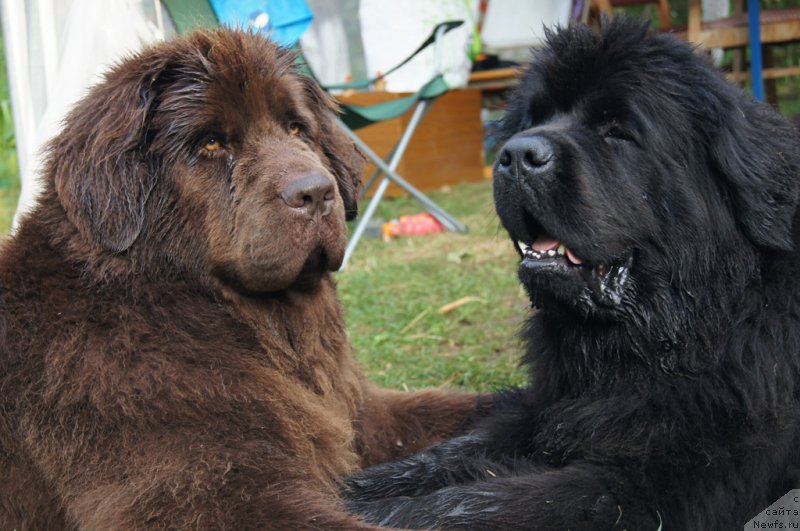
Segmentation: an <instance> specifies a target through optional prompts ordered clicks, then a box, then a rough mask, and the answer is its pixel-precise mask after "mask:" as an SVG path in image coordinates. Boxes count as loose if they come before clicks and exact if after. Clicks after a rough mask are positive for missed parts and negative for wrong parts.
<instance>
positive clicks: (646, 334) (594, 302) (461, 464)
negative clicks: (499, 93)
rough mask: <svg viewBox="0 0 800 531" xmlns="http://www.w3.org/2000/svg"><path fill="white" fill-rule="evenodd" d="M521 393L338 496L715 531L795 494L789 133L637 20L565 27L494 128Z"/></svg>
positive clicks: (794, 172) (459, 520)
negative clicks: (521, 362)
mask: <svg viewBox="0 0 800 531" xmlns="http://www.w3.org/2000/svg"><path fill="white" fill-rule="evenodd" d="M503 129H504V131H505V132H506V135H507V138H508V140H507V142H506V143H505V145H504V146H503V148H502V150H501V151H500V153H499V155H498V159H497V163H496V166H495V172H494V190H495V200H496V204H497V211H498V213H499V215H500V219H501V220H502V223H503V225H504V226H505V228H506V229H507V230H508V232H509V233H510V235H511V238H512V240H513V241H514V242H515V243H516V246H517V250H518V251H519V254H520V257H521V262H520V267H519V277H520V279H521V281H522V283H523V285H524V286H525V288H526V289H527V291H528V293H529V294H530V298H531V301H532V302H533V305H534V306H535V307H536V308H538V311H536V312H535V313H534V315H533V317H532V318H531V319H530V322H529V325H528V326H527V329H526V331H525V338H526V339H527V344H528V347H527V353H526V355H525V362H526V363H527V365H528V366H529V367H530V372H531V379H532V383H531V384H530V386H529V387H528V388H526V389H521V390H516V391H510V392H507V393H504V394H502V395H501V396H500V397H499V400H498V403H497V405H496V410H495V412H494V414H493V415H492V416H491V417H490V418H488V419H487V420H486V421H485V422H484V423H483V424H482V425H480V426H479V427H478V429H476V430H474V431H473V432H472V433H471V434H470V435H466V436H462V437H459V438H456V439H453V440H451V441H449V442H446V443H443V444H440V445H438V446H434V447H432V448H430V449H429V450H427V451H425V452H423V453H421V454H418V455H415V456H412V457H409V458H406V459H404V460H402V461H398V462H395V463H391V464H385V465H380V466H378V467H374V468H372V469H369V470H367V471H364V472H362V473H360V474H358V475H356V476H355V477H353V478H351V480H350V482H349V489H350V490H349V494H350V496H351V497H352V499H353V501H352V505H351V508H352V509H353V510H354V511H357V512H359V513H361V514H362V515H364V516H365V517H366V518H367V519H368V520H370V521H372V522H375V523H380V524H383V525H390V526H395V527H412V528H440V529H454V528H457V529H539V530H541V529H570V530H572V531H575V530H580V529H586V530H600V529H628V530H633V529H637V530H638V529H652V530H655V529H657V528H659V527H660V526H661V527H663V529H669V530H727V529H736V528H739V529H741V526H742V525H743V524H744V523H745V522H747V521H748V520H749V519H751V518H752V517H754V516H755V515H756V514H758V513H759V512H761V511H762V510H763V509H765V508H766V507H767V506H768V505H770V504H771V503H773V502H774V501H776V500H777V499H778V498H780V497H781V496H783V495H784V494H786V493H787V491H789V490H790V489H792V488H796V487H798V486H800V408H798V405H800V300H799V299H800V295H799V294H798V293H799V292H800V288H799V287H798V282H800V279H799V278H798V276H799V275H798V270H799V269H800V260H798V256H797V240H798V227H797V223H798V219H797V216H796V205H797V201H798V188H799V187H798V185H799V184H800V180H799V179H800V149H799V148H798V138H797V134H796V131H795V130H794V129H793V127H792V126H791V125H790V124H789V123H788V122H787V121H785V120H784V119H783V118H781V117H780V116H779V115H778V114H777V113H776V112H774V111H773V110H772V109H770V108H769V107H767V106H766V105H761V104H759V103H757V102H755V101H753V100H752V99H751V98H750V97H748V96H746V95H745V94H743V93H742V91H741V90H739V89H738V88H736V87H734V86H732V85H730V84H728V83H727V82H726V81H725V79H724V78H723V77H722V76H721V75H720V74H719V73H717V72H716V71H715V70H714V68H713V67H712V66H711V65H709V64H708V63H707V62H706V61H704V60H703V59H701V58H700V57H698V56H697V55H695V54H694V53H693V49H692V47H691V46H690V45H688V44H686V43H684V42H680V41H678V40H676V39H674V38H672V37H670V36H666V35H656V36H647V32H646V25H645V24H643V23H641V22H639V21H632V20H617V21H614V22H611V23H606V24H605V25H604V27H603V29H602V30H601V31H600V32H595V31H593V30H591V29H588V28H586V27H581V26H571V27H569V28H565V29H563V30H559V31H557V32H554V33H552V34H550V35H549V37H548V45H547V47H546V48H545V49H544V50H542V51H541V52H540V53H538V54H537V55H536V58H535V60H534V62H533V63H532V65H531V66H530V68H529V69H528V71H527V72H526V73H525V74H524V76H523V79H522V83H521V86H520V87H519V89H518V90H517V92H516V94H515V95H514V96H513V97H512V100H511V102H510V106H509V109H508V115H507V117H506V119H505V121H504V123H503Z"/></svg>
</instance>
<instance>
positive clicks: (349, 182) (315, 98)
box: [298, 74, 364, 221]
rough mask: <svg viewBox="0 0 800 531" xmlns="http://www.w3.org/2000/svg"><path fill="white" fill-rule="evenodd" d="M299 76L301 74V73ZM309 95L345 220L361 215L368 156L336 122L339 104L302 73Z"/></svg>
mask: <svg viewBox="0 0 800 531" xmlns="http://www.w3.org/2000/svg"><path fill="white" fill-rule="evenodd" d="M298 75H299V74H298ZM300 78H301V80H302V82H303V87H304V89H305V92H306V95H307V97H308V98H309V101H310V102H311V103H312V105H313V107H314V109H315V111H316V114H317V116H318V117H319V123H320V129H321V133H322V139H321V142H320V144H321V145H322V149H323V152H324V153H325V157H327V159H328V161H329V162H330V167H329V169H330V170H331V172H333V175H334V176H335V177H336V182H337V184H338V186H339V193H340V194H341V196H342V200H343V201H344V211H345V219H347V221H350V220H352V219H355V218H356V216H358V190H359V186H360V185H361V175H362V173H363V171H364V156H363V155H362V154H361V152H360V151H358V149H356V146H355V144H353V141H352V140H350V138H348V136H347V135H346V134H345V133H344V132H343V131H342V130H341V128H340V127H339V126H338V125H337V124H336V121H335V120H334V116H335V115H336V113H338V112H339V109H338V107H337V106H336V103H335V102H334V101H333V99H331V98H330V97H329V96H328V95H327V94H325V93H324V92H323V91H322V89H321V88H319V85H317V83H316V82H315V81H314V80H313V79H311V78H309V77H308V76H304V75H300Z"/></svg>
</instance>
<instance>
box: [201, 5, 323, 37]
mask: <svg viewBox="0 0 800 531" xmlns="http://www.w3.org/2000/svg"><path fill="white" fill-rule="evenodd" d="M211 7H212V8H214V12H215V13H216V15H217V18H218V19H219V21H220V23H221V24H224V25H226V26H234V27H242V28H253V29H255V30H257V31H260V32H262V33H264V34H265V35H267V36H269V37H270V38H271V39H272V40H273V41H275V42H276V43H278V44H279V45H281V46H286V47H291V46H294V45H295V44H296V43H297V41H298V40H300V36H301V35H302V34H303V33H304V32H305V31H306V29H308V26H309V25H311V21H312V20H313V18H314V15H313V14H312V13H311V9H309V7H308V4H306V2H305V0H211Z"/></svg>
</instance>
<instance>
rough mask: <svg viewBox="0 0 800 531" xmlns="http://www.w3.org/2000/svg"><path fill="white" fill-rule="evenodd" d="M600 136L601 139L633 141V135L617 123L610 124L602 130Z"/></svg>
mask: <svg viewBox="0 0 800 531" xmlns="http://www.w3.org/2000/svg"><path fill="white" fill-rule="evenodd" d="M601 134H602V135H603V138H606V139H614V140H627V141H632V140H634V138H633V135H632V134H631V133H630V132H629V131H627V130H626V129H624V128H623V127H621V126H620V125H619V123H618V122H617V121H613V122H610V123H608V124H606V125H605V127H603V128H602V130H601Z"/></svg>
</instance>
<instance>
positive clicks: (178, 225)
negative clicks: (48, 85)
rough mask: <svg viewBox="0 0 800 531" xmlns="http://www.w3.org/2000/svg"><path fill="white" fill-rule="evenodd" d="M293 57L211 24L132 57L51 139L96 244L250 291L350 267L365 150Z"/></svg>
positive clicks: (70, 200)
mask: <svg viewBox="0 0 800 531" xmlns="http://www.w3.org/2000/svg"><path fill="white" fill-rule="evenodd" d="M334 111H335V105H334V104H333V103H332V102H331V100H330V99H329V98H328V97H327V96H326V95H325V94H324V93H323V92H322V91H321V90H320V89H319V88H318V87H317V85H316V84H315V83H314V82H313V81H312V80H310V79H308V78H307V77H305V76H303V75H300V74H299V73H298V72H297V71H296V68H295V66H294V57H293V55H292V54H290V53H289V52H287V51H285V50H282V49H280V48H278V47H277V46H275V45H274V44H272V43H270V42H269V41H267V40H265V39H263V38H262V37H260V36H257V35H254V34H252V33H248V32H243V31H236V30H228V29H224V30H218V31H214V32H201V33H197V34H194V35H192V36H190V37H189V38H187V39H183V40H177V41H174V42H171V43H165V44H161V45H158V46H155V47H152V48H150V49H148V50H145V51H144V52H142V53H140V54H138V55H136V56H134V57H132V58H130V59H128V60H126V61H124V62H123V63H121V64H120V65H118V66H117V67H116V68H115V69H113V70H112V71H111V72H110V73H109V74H108V75H107V76H106V80H105V81H104V82H103V83H102V84H100V85H98V86H97V87H95V88H94V89H93V90H92V91H91V92H90V93H89V95H88V96H87V97H86V98H85V99H84V100H83V101H82V102H81V103H79V104H78V106H77V107H76V108H75V109H74V110H73V112H72V113H71V114H70V115H69V117H68V118H67V120H66V122H65V126H64V130H63V132H62V133H61V134H60V135H59V136H58V137H57V138H56V139H55V140H54V141H53V142H52V143H51V145H50V149H49V159H48V174H49V175H51V176H53V178H54V186H55V191H56V193H57V196H58V198H59V201H60V202H61V204H62V205H63V207H64V209H65V211H66V214H67V217H68V218H69V220H70V221H71V222H72V223H73V224H74V225H75V226H76V227H77V228H78V229H79V231H80V234H81V237H82V238H83V239H85V240H86V241H87V242H89V244H91V245H95V246H99V247H101V248H102V249H104V250H105V251H108V252H111V253H114V254H116V255H117V256H122V255H129V256H132V257H133V256H139V257H142V256H147V257H149V260H150V261H152V259H153V257H156V258H160V260H159V263H165V262H164V259H165V258H166V260H167V262H169V263H174V264H177V265H180V267H181V268H182V269H186V268H188V269H191V268H199V269H200V270H202V271H203V272H206V273H211V274H213V275H215V276H216V277H218V278H220V279H222V280H223V281H224V282H226V283H228V284H229V285H232V286H234V287H236V288H237V289H241V290H244V291H248V292H255V293H267V292H273V291H278V290H282V289H286V288H289V287H292V286H295V285H296V286H301V285H304V284H306V283H308V282H309V281H312V282H313V281H314V280H315V279H318V278H320V276H321V275H322V273H323V272H324V271H326V270H334V269H337V268H338V267H339V265H340V264H341V260H342V256H343V251H344V246H345V241H346V233H347V231H346V227H345V223H344V221H345V219H346V218H347V219H352V218H353V217H355V214H356V196H355V192H356V188H357V186H358V182H359V178H360V171H361V162H362V158H361V156H360V155H359V154H358V153H357V152H356V150H355V148H354V147H353V145H352V142H350V141H349V140H348V139H347V137H346V136H344V134H343V133H341V131H339V130H338V129H337V126H336V124H335V122H334Z"/></svg>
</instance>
